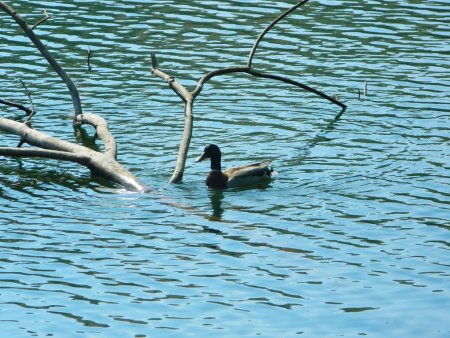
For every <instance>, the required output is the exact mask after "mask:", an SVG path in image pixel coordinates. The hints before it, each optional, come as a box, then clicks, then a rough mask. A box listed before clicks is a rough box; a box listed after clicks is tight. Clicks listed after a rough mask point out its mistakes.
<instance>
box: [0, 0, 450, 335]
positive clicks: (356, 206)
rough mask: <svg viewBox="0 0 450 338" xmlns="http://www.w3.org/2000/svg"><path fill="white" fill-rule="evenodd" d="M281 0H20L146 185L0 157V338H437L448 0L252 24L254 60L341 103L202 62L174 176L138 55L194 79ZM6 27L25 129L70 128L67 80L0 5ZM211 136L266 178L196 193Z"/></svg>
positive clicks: (445, 330)
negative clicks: (248, 185)
mask: <svg viewBox="0 0 450 338" xmlns="http://www.w3.org/2000/svg"><path fill="white" fill-rule="evenodd" d="M294 3H295V1H238V0H232V1H215V0H211V1H173V0H155V1H142V0H141V1H139V0H134V1H131V0H127V1H99V2H92V1H62V0H59V1H58V0H57V1H51V2H46V1H31V0H26V1H25V0H19V1H16V3H15V4H14V7H15V8H16V9H17V10H18V11H19V13H21V14H22V15H23V16H24V17H26V18H27V19H28V20H29V22H35V21H37V20H39V19H40V18H41V17H42V12H43V10H44V9H47V10H48V11H49V13H50V14H51V15H52V18H51V19H50V20H49V21H47V22H46V23H44V24H43V25H41V26H39V27H38V28H37V29H36V33H37V34H38V35H39V36H40V37H41V38H42V40H43V41H45V43H46V45H47V46H48V47H49V49H50V50H51V52H52V53H53V55H55V57H56V58H57V59H58V60H59V61H60V62H61V64H62V65H63V66H64V67H65V69H66V70H67V72H68V73H70V75H71V76H72V78H73V80H74V81H75V82H76V84H77V86H78V88H79V90H80V93H81V98H82V102H83V108H84V110H85V111H87V112H94V113H97V114H100V115H102V116H103V117H105V118H106V119H107V120H108V122H109V125H110V129H111V131H112V133H113V134H114V135H115V137H116V139H117V141H118V145H119V161H120V162H121V163H122V164H123V165H124V166H126V167H127V168H128V169H129V170H130V171H132V172H133V173H134V174H136V175H137V176H138V177H139V178H140V179H142V180H143V181H144V182H146V183H147V184H148V185H150V186H151V187H152V188H153V191H152V192H151V193H149V194H144V195H140V194H132V193H126V192H124V191H122V190H121V189H120V188H118V187H114V186H106V187H105V186H104V185H103V184H102V182H100V181H98V180H96V179H92V178H91V177H90V175H89V172H87V170H85V168H82V167H79V166H77V165H75V164H70V163H60V162H55V161H40V160H30V159H27V160H16V159H11V158H0V229H1V232H0V327H1V330H2V335H3V336H5V337H34V336H36V337H44V336H45V337H48V336H54V337H190V336H192V337H203V336H211V335H213V336H215V337H239V336H241V337H297V336H299V337H302V336H303V337H356V336H369V337H448V336H449V335H450V324H449V322H448V316H449V315H450V283H449V281H450V264H449V259H448V257H449V248H450V232H449V230H450V221H449V220H450V194H449V192H448V191H449V189H448V186H449V183H450V174H449V168H450V154H449V140H450V128H449V126H450V124H449V122H450V104H449V98H450V97H449V88H450V76H449V73H450V61H449V54H450V47H449V44H448V40H449V37H450V26H449V19H448V17H449V13H450V4H449V3H448V2H447V1H433V0H432V1H384V2H382V3H380V2H376V1H313V0H312V1H311V2H310V3H308V4H307V5H305V6H304V7H303V8H302V9H300V10H298V11H297V12H295V13H293V14H292V15H291V16H289V17H288V18H287V19H286V20H285V21H283V22H281V23H280V24H279V25H278V26H276V27H275V28H274V29H273V30H272V31H271V32H270V33H269V34H268V35H267V37H266V38H265V39H264V40H263V42H262V44H261V46H260V49H258V51H257V53H256V56H255V60H254V66H255V67H256V68H257V69H259V70H261V71H265V72H270V73H275V74H280V75H283V76H287V77H291V78H293V79H296V80H298V81H300V82H303V83H306V84H308V85H311V86H313V87H315V88H318V89H320V90H322V91H324V92H325V93H327V94H330V95H337V96H338V97H339V99H340V100H341V101H343V102H345V103H346V104H347V105H348V109H347V111H346V112H345V113H344V115H343V116H342V117H341V119H340V120H338V121H337V122H335V123H333V118H334V116H335V115H336V114H337V113H338V112H339V109H338V107H336V106H334V105H332V104H330V103H328V102H327V101H324V100H323V99H321V98H318V97H316V96H314V95H313V94H311V93H307V92H304V91H302V90H299V89H298V88H294V87H289V86H287V85H285V84H282V83H276V82H273V81H269V80H263V79H255V78H250V77H248V76H244V75H236V74H235V75H229V76H224V77H220V78H217V79H215V80H213V81H211V82H210V83H208V84H207V86H206V87H205V89H204V91H203V92H202V94H201V96H200V97H199V98H198V99H197V102H196V105H195V107H194V114H195V126H194V135H193V139H192V143H191V147H190V152H189V159H188V161H187V165H186V171H185V175H184V182H183V183H182V184H178V185H168V184H167V181H168V180H169V178H170V176H171V172H172V169H173V167H174V165H175V158H176V154H177V149H178V143H179V140H180V137H181V132H182V119H183V112H182V103H181V102H180V99H179V98H178V97H177V96H176V95H175V94H174V93H173V92H172V91H171V90H170V89H169V88H168V87H167V85H166V84H165V83H163V82H162V81H161V80H160V79H158V78H154V77H152V75H151V74H150V61H149V55H150V53H151V52H156V53H157V55H158V58H159V61H160V68H161V69H163V70H164V71H166V72H167V73H170V74H172V75H174V76H176V77H177V79H178V80H179V81H180V82H182V83H183V84H185V85H187V86H193V85H194V84H195V81H197V79H198V78H199V77H200V76H202V75H203V74H204V73H206V72H207V71H210V70H213V69H216V68H219V67H225V66H240V65H244V64H245V63H246V60H247V55H248V53H249V50H250V48H251V46H252V44H253V42H254V40H255V38H256V36H257V35H258V34H259V32H260V31H261V30H262V29H263V28H264V27H265V26H266V25H267V24H268V23H269V22H270V21H271V20H272V19H273V18H274V17H276V16H277V15H278V13H279V12H280V11H281V10H283V9H286V8H288V7H289V6H291V5H293V4H294ZM0 27H1V28H0V61H1V62H0V86H1V94H0V98H2V99H9V100H12V101H18V102H21V103H23V104H27V98H26V96H25V95H24V93H23V92H24V91H23V89H22V88H21V86H20V84H19V82H18V79H22V80H23V81H25V83H26V84H27V85H28V87H29V89H30V91H31V92H32V95H33V102H34V104H35V106H36V109H37V111H38V114H37V115H36V116H35V117H34V122H33V127H34V128H36V129H39V130H41V131H44V132H47V133H48V134H51V135H56V136H59V137H61V138H63V139H66V140H71V141H73V140H75V136H74V133H73V128H72V126H71V115H72V105H71V101H70V96H69V95H68V93H67V90H66V89H65V87H64V85H63V84H62V83H61V82H60V80H59V79H58V78H57V77H56V76H55V75H54V74H53V73H52V72H51V71H50V70H49V68H48V66H47V64H46V62H45V60H43V59H42V58H41V57H40V56H39V54H38V53H37V51H35V49H34V48H33V47H32V46H31V43H30V42H29V41H28V40H27V38H26V37H24V35H23V33H22V32H21V31H20V30H19V29H18V28H17V27H16V25H15V24H14V22H13V20H12V19H11V18H10V17H8V16H6V14H1V15H0ZM89 47H90V48H91V49H92V51H93V56H92V60H91V65H92V70H91V71H89V70H88V68H87V65H86V56H87V50H88V48H89ZM366 82H367V93H366V95H363V94H364V93H363V91H364V84H365V83H366ZM358 91H359V94H358ZM0 113H1V116H2V117H9V118H15V117H16V116H17V115H19V112H18V111H16V110H14V109H11V108H7V107H4V106H1V107H0ZM86 130H87V132H89V133H91V134H92V130H90V129H86ZM0 137H1V142H0V144H1V145H2V146H5V145H15V144H16V143H17V138H16V137H13V136H10V135H6V134H4V133H1V134H0ZM211 142H213V143H217V144H220V145H221V148H222V151H223V153H224V157H223V161H224V166H225V167H227V166H234V165H239V164H242V163H246V162H254V161H258V160H264V159H272V160H273V164H274V166H275V168H276V170H277V172H278V177H277V179H276V180H275V181H274V182H272V183H271V184H270V185H269V186H268V187H265V188H255V189H240V190H239V189H236V190H229V191H223V192H221V191H211V190H207V189H206V188H205V186H204V179H205V176H206V175H207V172H208V165H207V164H204V163H200V164H197V163H195V157H196V156H198V155H200V153H201V151H202V149H203V147H204V146H205V145H206V144H208V143H211ZM97 143H98V142H97Z"/></svg>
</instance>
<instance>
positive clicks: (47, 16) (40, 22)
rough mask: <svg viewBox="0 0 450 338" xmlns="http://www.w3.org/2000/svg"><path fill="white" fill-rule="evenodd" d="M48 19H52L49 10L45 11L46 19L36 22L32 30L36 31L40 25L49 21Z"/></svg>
mask: <svg viewBox="0 0 450 338" xmlns="http://www.w3.org/2000/svg"><path fill="white" fill-rule="evenodd" d="M48 19H50V15H48V13H47V10H46V9H45V10H44V17H43V18H42V19H41V20H39V21H38V22H36V23H35V24H34V25H33V27H31V30H33V29H35V28H36V27H37V26H39V25H40V24H42V23H44V22H45V21H47V20H48Z"/></svg>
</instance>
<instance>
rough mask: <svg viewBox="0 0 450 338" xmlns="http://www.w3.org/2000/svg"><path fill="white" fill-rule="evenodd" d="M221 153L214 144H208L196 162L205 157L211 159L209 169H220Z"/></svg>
mask: <svg viewBox="0 0 450 338" xmlns="http://www.w3.org/2000/svg"><path fill="white" fill-rule="evenodd" d="M221 157H222V154H221V152H220V149H219V147H218V146H216V145H215V144H208V145H207V146H206V147H205V149H204V150H203V154H202V155H201V156H200V157H199V158H197V160H196V162H200V161H203V160H204V159H205V158H210V159H211V169H215V170H220V169H221V166H220V160H221Z"/></svg>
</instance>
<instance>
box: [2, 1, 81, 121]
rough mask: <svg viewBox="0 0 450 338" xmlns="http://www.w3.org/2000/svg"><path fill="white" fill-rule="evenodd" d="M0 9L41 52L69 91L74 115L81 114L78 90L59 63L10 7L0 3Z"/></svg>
mask: <svg viewBox="0 0 450 338" xmlns="http://www.w3.org/2000/svg"><path fill="white" fill-rule="evenodd" d="M0 9H2V10H3V11H4V12H5V13H7V14H9V15H10V16H11V17H12V18H13V19H14V20H15V21H16V22H17V23H18V24H19V26H20V27H21V28H22V30H23V31H24V32H25V34H26V35H27V36H28V37H29V38H30V40H31V41H32V42H33V44H34V45H35V46H36V48H37V49H38V50H39V51H40V52H41V54H42V55H43V56H44V57H45V59H46V60H47V62H48V63H49V64H50V66H51V67H52V68H53V70H54V71H55V72H56V73H57V74H58V75H59V77H60V78H61V79H62V80H63V82H64V83H65V84H66V86H67V88H68V89H69V92H70V95H71V97H72V103H73V108H74V111H75V115H78V114H81V113H82V109H81V102H80V95H79V93H78V89H77V87H76V86H75V84H74V83H73V82H72V80H71V79H70V77H69V76H68V75H67V73H66V72H65V71H64V69H63V68H62V67H61V66H60V65H59V63H58V62H57V61H56V60H55V59H54V58H53V57H52V56H51V55H50V53H49V52H48V50H47V48H46V47H45V46H44V44H43V43H42V42H41V40H40V39H39V38H38V37H37V35H36V34H34V32H33V30H32V29H31V28H30V26H28V24H27V22H26V21H25V20H24V19H23V18H22V17H21V16H20V15H19V14H18V13H17V12H16V11H15V10H14V9H13V8H11V7H10V6H8V5H7V4H5V3H4V2H3V1H0Z"/></svg>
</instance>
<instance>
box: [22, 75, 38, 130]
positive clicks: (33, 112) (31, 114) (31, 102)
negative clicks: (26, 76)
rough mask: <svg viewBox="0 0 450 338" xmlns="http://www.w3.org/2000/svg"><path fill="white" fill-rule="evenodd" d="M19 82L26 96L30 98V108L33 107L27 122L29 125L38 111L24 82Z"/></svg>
mask: <svg viewBox="0 0 450 338" xmlns="http://www.w3.org/2000/svg"><path fill="white" fill-rule="evenodd" d="M19 81H20V83H21V85H22V87H23V88H24V89H25V95H26V96H27V97H28V102H29V103H30V107H31V113H30V114H27V115H28V117H27V119H26V120H25V123H27V122H29V121H30V120H31V118H32V117H33V116H34V115H35V114H36V109H35V108H34V104H33V99H32V98H31V92H30V91H29V90H28V87H27V85H26V84H25V82H23V81H22V80H20V79H19Z"/></svg>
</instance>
